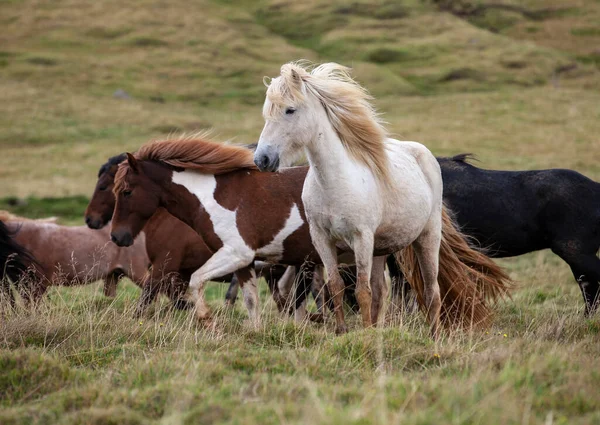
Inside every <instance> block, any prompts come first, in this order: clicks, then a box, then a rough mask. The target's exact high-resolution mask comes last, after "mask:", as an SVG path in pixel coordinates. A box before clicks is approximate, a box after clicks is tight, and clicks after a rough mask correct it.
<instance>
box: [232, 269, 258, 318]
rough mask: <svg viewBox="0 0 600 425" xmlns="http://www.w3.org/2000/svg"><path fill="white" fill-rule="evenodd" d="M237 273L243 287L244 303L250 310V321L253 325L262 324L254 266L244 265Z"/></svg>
mask: <svg viewBox="0 0 600 425" xmlns="http://www.w3.org/2000/svg"><path fill="white" fill-rule="evenodd" d="M235 274H236V276H237V278H238V281H239V282H240V286H241V287H242V293H243V294H244V304H245V305H246V309H247V310H248V317H250V323H252V326H254V327H257V326H258V325H259V324H260V315H259V313H258V287H257V280H256V272H255V270H254V267H244V268H243V269H240V270H238V271H236V272H235Z"/></svg>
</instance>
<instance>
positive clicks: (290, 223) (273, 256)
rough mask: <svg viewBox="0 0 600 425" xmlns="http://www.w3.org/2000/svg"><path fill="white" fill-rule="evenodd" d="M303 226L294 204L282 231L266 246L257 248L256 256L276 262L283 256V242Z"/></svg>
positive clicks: (298, 211) (296, 206)
mask: <svg viewBox="0 0 600 425" xmlns="http://www.w3.org/2000/svg"><path fill="white" fill-rule="evenodd" d="M303 224H304V220H302V217H301V216H300V210H299V209H298V205H296V204H294V205H293V206H292V209H291V211H290V215H289V217H288V218H287V220H286V221H285V225H284V226H283V229H281V230H280V231H279V233H277V234H276V235H275V237H274V238H273V240H272V241H271V242H269V244H268V245H266V246H263V247H262V248H259V249H258V251H256V253H257V255H259V256H260V257H263V258H265V259H267V260H271V261H278V260H280V259H281V256H282V255H283V242H285V240H286V239H287V238H288V237H289V236H290V235H291V234H292V233H294V232H295V231H296V230H298V229H299V228H300V227H302V225H303Z"/></svg>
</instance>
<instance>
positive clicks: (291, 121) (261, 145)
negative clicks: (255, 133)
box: [254, 63, 327, 171]
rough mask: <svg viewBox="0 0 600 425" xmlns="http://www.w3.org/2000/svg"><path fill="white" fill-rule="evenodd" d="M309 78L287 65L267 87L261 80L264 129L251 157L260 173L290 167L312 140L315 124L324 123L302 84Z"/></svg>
mask: <svg viewBox="0 0 600 425" xmlns="http://www.w3.org/2000/svg"><path fill="white" fill-rule="evenodd" d="M309 76H310V74H309V73H308V72H307V71H306V70H305V69H304V68H302V67H301V66H299V65H297V64H294V63H289V64H285V65H283V66H282V67H281V75H280V76H279V77H277V78H274V79H272V80H271V81H270V84H267V81H266V79H265V85H267V87H268V89H267V96H266V99H265V103H264V106H263V116H264V118H265V126H264V128H263V131H262V133H261V135H260V139H259V141H258V146H257V148H256V153H255V154H254V162H255V164H256V165H257V166H258V168H259V169H260V170H261V171H277V169H278V168H279V167H280V166H282V167H285V166H289V165H291V164H292V163H293V161H294V160H295V159H296V158H297V157H298V155H299V154H300V153H301V152H302V149H303V148H304V147H305V146H306V144H308V143H310V142H311V141H312V140H314V138H315V136H316V135H315V131H316V130H317V128H318V126H319V122H321V121H322V120H326V119H327V117H326V113H325V109H324V108H323V107H322V106H321V105H320V104H319V101H318V99H317V98H316V97H315V96H310V95H309V90H310V89H309V86H308V85H307V84H306V83H305V81H306V79H307V77H309Z"/></svg>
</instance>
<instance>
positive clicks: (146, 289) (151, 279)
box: [134, 272, 163, 317]
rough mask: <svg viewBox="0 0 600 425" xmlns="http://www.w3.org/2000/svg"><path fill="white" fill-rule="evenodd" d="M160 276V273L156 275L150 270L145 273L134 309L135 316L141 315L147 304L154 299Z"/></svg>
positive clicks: (157, 290)
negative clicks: (140, 292) (140, 293)
mask: <svg viewBox="0 0 600 425" xmlns="http://www.w3.org/2000/svg"><path fill="white" fill-rule="evenodd" d="M162 278H163V276H162V273H160V274H159V275H158V276H155V274H154V273H152V272H151V273H149V274H147V275H146V278H145V279H144V284H143V287H142V295H140V299H139V300H138V305H137V307H136V309H135V315H134V316H135V317H141V316H142V315H143V314H144V312H145V311H146V309H147V308H148V306H149V305H150V304H152V302H153V301H154V300H155V299H156V295H157V294H158V292H159V290H160V281H161V280H162Z"/></svg>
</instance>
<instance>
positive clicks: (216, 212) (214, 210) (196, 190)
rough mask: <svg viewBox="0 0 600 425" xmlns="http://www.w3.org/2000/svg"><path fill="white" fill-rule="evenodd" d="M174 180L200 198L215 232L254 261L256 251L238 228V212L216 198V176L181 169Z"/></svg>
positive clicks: (242, 254) (240, 253) (237, 252)
mask: <svg viewBox="0 0 600 425" xmlns="http://www.w3.org/2000/svg"><path fill="white" fill-rule="evenodd" d="M172 181H173V183H175V184H179V185H181V186H183V187H185V188H186V189H187V190H188V191H189V192H190V193H192V194H193V195H194V196H196V198H198V200H199V201H200V203H201V204H202V207H204V209H205V210H206V212H207V213H208V216H209V217H210V221H211V222H212V224H213V228H214V231H215V233H216V234H217V236H218V237H219V239H221V241H222V242H223V244H224V245H228V246H230V247H231V248H233V249H234V250H235V252H236V254H238V255H240V256H242V257H246V256H247V257H249V259H248V262H250V261H252V259H253V258H254V254H255V252H254V250H253V249H252V248H250V247H249V246H248V245H247V244H246V242H245V241H244V238H242V235H241V234H240V231H239V230H238V228H237V224H236V214H237V212H236V211H230V210H228V209H227V208H224V207H223V206H221V205H220V204H219V203H218V202H217V201H216V199H215V196H214V193H215V190H216V188H217V180H216V179H215V176H214V175H212V174H201V173H196V172H193V171H181V172H173V179H172Z"/></svg>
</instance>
